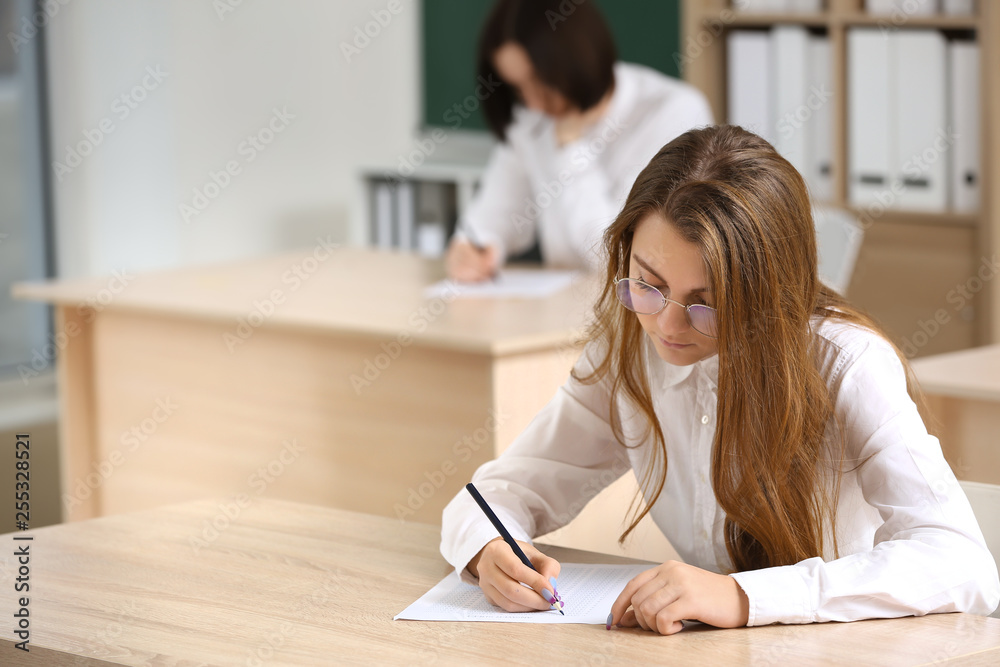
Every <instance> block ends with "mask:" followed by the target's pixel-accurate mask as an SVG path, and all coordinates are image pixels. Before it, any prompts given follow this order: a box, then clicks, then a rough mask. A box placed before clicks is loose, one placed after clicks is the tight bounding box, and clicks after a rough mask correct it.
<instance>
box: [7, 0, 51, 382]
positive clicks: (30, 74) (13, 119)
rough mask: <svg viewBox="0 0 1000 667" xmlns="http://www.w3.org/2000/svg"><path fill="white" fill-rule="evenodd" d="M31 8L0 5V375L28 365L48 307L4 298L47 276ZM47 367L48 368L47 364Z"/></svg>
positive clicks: (25, 2)
mask: <svg viewBox="0 0 1000 667" xmlns="http://www.w3.org/2000/svg"><path fill="white" fill-rule="evenodd" d="M32 8H33V3H32V2H30V0H0V29H2V30H0V36H2V38H3V39H2V43H0V377H9V376H10V374H14V373H16V372H17V367H18V365H19V364H27V365H29V367H30V363H31V358H32V354H33V353H34V352H35V351H36V350H37V351H39V352H41V351H42V349H43V347H44V345H45V336H46V335H47V333H48V314H47V307H46V306H44V305H41V304H35V303H28V302H24V301H15V300H13V299H12V298H11V296H10V287H11V284H12V283H14V282H17V281H24V280H40V279H43V278H45V276H46V275H47V270H46V252H45V239H46V225H45V207H44V205H43V202H44V190H43V186H42V170H43V168H44V167H43V159H42V141H41V137H42V134H41V131H42V130H41V127H42V123H41V118H42V114H41V113H40V109H41V105H40V100H39V72H40V68H39V62H38V53H40V52H41V44H40V36H39V31H38V29H37V28H36V27H35V26H34V25H32V24H31V18H30V17H31V16H32V14H31V12H32ZM25 18H27V21H25V20H24V19H25ZM29 26H30V29H29ZM39 365H41V364H39ZM45 365H46V367H47V368H49V369H51V367H52V360H51V359H49V360H47V361H46V364H45Z"/></svg>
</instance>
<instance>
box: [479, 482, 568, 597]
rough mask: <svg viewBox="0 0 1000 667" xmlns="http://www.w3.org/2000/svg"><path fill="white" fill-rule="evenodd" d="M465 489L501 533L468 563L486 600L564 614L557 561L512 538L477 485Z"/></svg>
mask: <svg viewBox="0 0 1000 667" xmlns="http://www.w3.org/2000/svg"><path fill="white" fill-rule="evenodd" d="M465 488H466V489H468V491H469V493H470V494H471V495H472V497H473V498H475V499H476V503H478V504H479V507H480V508H482V510H483V513H484V514H486V516H487V517H488V518H489V520H490V521H491V522H492V523H493V525H494V527H496V529H497V532H499V533H500V537H498V538H497V539H495V540H493V541H492V542H489V543H487V545H486V546H485V547H483V549H482V550H481V551H480V552H479V553H478V554H477V555H476V557H475V558H474V559H473V560H472V562H470V563H469V570H470V571H471V572H472V573H473V574H475V575H476V576H478V577H479V587H480V588H482V590H483V593H484V594H485V595H486V597H487V599H489V600H490V602H492V603H493V604H495V605H497V606H498V607H500V608H501V609H504V610H505V611H535V610H539V611H543V610H547V609H556V610H557V611H559V613H564V612H563V610H562V609H563V606H564V604H563V600H562V598H561V597H560V596H559V591H558V589H557V588H556V577H557V576H558V575H559V570H560V566H559V562H558V561H556V560H555V559H554V558H549V557H548V556H546V555H545V554H543V553H542V552H541V551H538V550H537V549H535V547H534V546H532V545H531V544H529V543H527V542H520V541H517V540H514V539H513V538H512V537H511V535H510V533H509V532H507V529H506V528H504V527H503V524H502V523H500V520H499V519H498V518H497V516H496V515H495V514H494V513H493V510H492V509H490V506H489V505H488V504H487V503H486V501H485V500H483V497H482V496H481V495H479V492H478V491H477V490H476V487H475V486H473V485H472V484H467V485H466V487H465ZM522 584H524V585H522ZM528 587H530V588H528Z"/></svg>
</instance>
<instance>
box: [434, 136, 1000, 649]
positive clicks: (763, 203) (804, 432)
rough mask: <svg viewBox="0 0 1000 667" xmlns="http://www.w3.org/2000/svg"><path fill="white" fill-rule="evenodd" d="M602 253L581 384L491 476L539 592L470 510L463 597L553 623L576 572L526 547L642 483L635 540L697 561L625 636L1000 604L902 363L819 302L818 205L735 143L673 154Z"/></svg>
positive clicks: (844, 306) (465, 500)
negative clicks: (642, 525)
mask: <svg viewBox="0 0 1000 667" xmlns="http://www.w3.org/2000/svg"><path fill="white" fill-rule="evenodd" d="M604 248H605V251H606V253H607V273H606V284H605V290H604V292H603V295H602V296H601V298H600V299H599V301H598V303H597V305H596V309H595V310H596V312H595V324H594V325H593V327H592V330H591V333H590V336H589V340H588V342H587V344H586V346H585V349H584V351H583V354H582V356H581V358H580V360H579V362H578V363H577V365H576V367H575V368H574V370H573V373H572V376H571V378H570V379H569V380H568V381H567V382H566V384H565V385H564V386H563V387H562V388H561V389H560V390H559V392H558V394H557V395H556V396H555V398H553V400H552V401H551V402H550V403H549V404H548V405H547V406H546V407H545V408H544V409H543V410H542V412H541V413H540V414H539V415H538V416H537V417H536V418H535V420H534V421H533V422H532V423H531V425H530V426H529V427H528V428H527V429H526V430H525V431H524V432H523V433H522V434H521V435H520V436H519V437H518V438H517V439H516V440H515V442H514V443H513V444H512V445H511V447H510V448H509V449H508V450H506V451H505V452H504V453H503V455H501V456H500V457H499V458H498V459H497V460H495V461H492V462H490V463H487V464H485V465H483V466H482V467H481V468H480V469H479V470H478V471H477V472H476V474H475V475H474V477H473V482H474V483H475V485H476V486H477V487H478V489H479V491H480V492H481V493H482V495H483V497H484V498H485V499H486V501H487V502H489V504H490V505H491V506H492V507H493V509H494V511H495V512H496V514H497V515H498V516H499V518H500V520H501V521H503V523H504V524H505V525H506V526H507V528H508V529H509V530H510V532H511V533H512V534H513V536H514V537H515V538H516V539H518V540H520V541H522V542H523V544H522V549H523V550H524V551H525V553H526V554H527V555H528V557H529V558H530V559H531V561H532V563H533V564H534V566H535V569H536V570H537V572H533V571H532V570H531V569H530V568H528V567H526V566H525V565H524V564H523V563H521V562H520V561H519V560H518V559H517V558H516V557H515V556H514V555H513V553H512V550H511V549H510V547H508V546H507V545H506V544H505V543H504V542H503V541H498V540H496V539H494V538H495V536H496V532H495V531H494V530H493V528H492V526H491V525H490V524H489V522H487V521H486V520H485V518H484V517H483V515H482V512H481V511H480V510H479V508H478V507H476V505H475V504H474V502H473V501H472V499H471V498H470V497H468V494H466V493H464V492H463V493H460V494H459V495H458V496H457V497H456V498H455V499H454V500H453V501H452V502H451V503H450V504H449V505H448V507H447V508H446V509H445V511H444V516H443V532H442V546H441V550H442V553H443V554H444V556H445V558H446V559H447V560H448V561H449V562H450V563H452V564H453V565H454V566H455V567H456V569H457V570H458V571H459V573H460V574H461V575H462V577H463V578H464V579H465V580H466V581H472V582H478V584H479V585H480V587H481V588H482V590H483V592H484V594H485V595H486V596H487V598H489V599H490V600H491V601H492V602H493V603H495V604H497V605H499V606H500V607H502V608H503V609H506V610H509V611H528V610H532V609H548V608H549V604H548V603H547V602H546V601H545V600H544V599H543V594H545V593H551V590H552V585H551V584H549V583H548V579H549V578H550V577H554V576H556V575H558V573H559V564H558V563H557V562H556V561H555V560H553V559H551V558H548V557H546V556H544V555H543V554H541V553H540V552H538V551H537V550H536V549H534V548H533V547H532V546H531V545H530V543H528V541H529V540H530V539H531V538H532V537H534V536H536V535H542V534H545V533H548V532H550V531H552V530H555V529H557V528H559V527H560V526H562V525H565V524H566V523H568V522H569V521H570V520H571V519H572V518H573V517H574V516H575V514H576V513H578V512H579V510H580V508H581V507H582V506H583V505H584V504H585V503H586V501H587V500H589V499H590V498H592V497H593V496H594V495H595V494H596V493H597V491H598V490H599V489H600V488H602V487H603V486H605V485H606V484H607V483H610V482H609V479H610V478H613V477H614V475H609V474H608V472H607V471H609V470H619V471H620V470H623V469H624V470H627V469H628V468H631V469H632V470H633V472H634V474H635V476H636V479H637V481H638V483H639V488H640V491H641V494H642V499H641V500H642V503H641V504H640V507H641V508H642V509H641V511H638V510H637V511H636V512H634V513H633V515H632V517H631V519H632V521H631V525H630V526H629V527H628V528H627V529H626V530H625V531H624V534H623V535H622V539H624V538H625V537H626V536H627V535H628V534H629V532H630V531H631V530H632V529H633V528H634V527H635V525H636V523H637V522H638V520H639V519H641V518H642V517H643V516H644V515H646V514H647V513H648V514H649V515H650V516H651V517H652V519H653V520H654V521H655V523H656V524H657V525H658V526H659V528H660V529H661V530H662V531H663V533H664V534H665V535H666V537H667V538H668V539H669V540H670V542H671V544H672V545H673V547H674V548H675V549H676V550H677V552H678V553H679V554H680V555H681V557H682V558H683V559H684V563H678V562H668V563H664V564H662V565H660V566H658V567H655V568H652V569H650V570H648V571H646V572H644V573H642V574H640V575H639V576H637V577H636V578H635V579H633V580H632V581H631V582H630V583H629V584H628V585H627V586H626V588H625V589H624V590H623V591H622V593H621V595H620V596H619V597H618V600H617V601H616V602H615V604H614V606H613V608H612V609H611V610H610V611H611V614H610V615H609V624H611V623H617V624H620V625H623V626H636V625H638V626H641V627H643V628H645V629H648V630H652V631H655V632H659V633H662V634H671V633H673V632H677V631H678V630H680V629H681V628H682V625H681V620H682V619H694V620H700V621H703V622H705V623H709V624H711V625H716V626H719V627H736V626H742V625H762V624H767V623H775V622H780V623H809V622H817V621H834V620H836V621H850V620H856V619H863V618H873V617H896V616H906V615H914V614H917V615H919V614H926V613H932V612H947V611H967V612H975V613H982V614H988V613H990V612H992V611H993V609H994V608H996V606H997V604H998V601H1000V581H998V576H997V569H996V564H995V563H994V560H993V558H992V557H991V555H990V553H989V551H988V550H987V548H986V546H985V544H984V541H983V536H982V533H981V531H980V529H979V526H978V524H977V523H976V519H975V517H974V515H973V513H972V510H971V508H970V506H969V503H968V500H967V499H966V498H965V496H964V494H963V493H962V490H961V488H960V487H959V485H958V483H957V481H956V479H955V476H954V475H953V473H952V471H951V469H950V468H949V466H948V464H947V463H946V461H945V460H944V457H943V456H942V453H941V448H940V446H939V444H938V441H937V439H936V438H934V437H933V436H931V435H929V434H928V432H927V429H926V428H925V426H924V423H923V421H922V419H921V417H920V414H919V412H918V410H917V406H916V404H915V403H914V400H913V398H912V396H913V385H912V384H911V383H910V382H909V381H908V366H907V363H906V360H905V359H904V358H903V357H902V356H901V355H900V353H899V351H898V350H897V349H896V348H895V347H894V346H893V345H892V344H891V343H890V342H889V341H888V339H887V338H886V336H885V334H884V333H883V332H882V331H881V330H880V329H879V328H878V326H877V325H876V324H875V323H874V322H873V321H872V320H871V319H869V318H868V317H866V316H865V315H863V314H862V313H861V312H860V311H858V310H857V309H855V308H854V307H852V306H851V305H850V304H849V303H848V302H847V301H845V300H844V299H843V298H841V297H839V296H838V295H837V294H836V293H834V292H833V291H832V290H830V289H828V288H826V287H825V286H824V285H822V284H821V283H820V282H819V280H818V278H817V259H816V244H815V231H814V228H813V222H812V218H811V213H810V202H809V197H808V193H807V191H806V187H805V185H804V182H803V180H802V178H801V176H800V175H799V174H798V173H797V172H796V171H795V169H794V168H793V167H792V166H791V165H790V164H789V163H788V162H787V161H786V160H785V159H784V158H782V157H781V156H780V155H778V154H777V153H776V152H775V151H774V149H773V148H772V147H771V146H770V144H768V143H767V142H765V141H764V140H762V139H760V138H759V137H757V136H755V135H753V134H750V133H749V132H746V131H745V130H742V129H741V128H738V127H732V126H719V127H710V128H705V129H700V130H692V131H690V132H687V133H685V134H684V135H682V136H680V137H678V138H677V139H675V140H674V141H671V142H670V143H669V144H667V145H666V146H664V147H663V149H662V150H660V152H659V153H658V154H657V155H656V156H655V157H654V158H653V159H652V161H651V162H650V163H649V164H648V165H647V166H646V168H645V169H644V170H643V171H642V172H641V173H640V174H639V177H638V179H637V180H636V182H635V185H634V186H633V188H632V190H631V192H630V193H629V195H628V199H627V201H626V203H625V206H624V209H623V210H622V211H621V213H620V214H619V215H618V217H617V219H616V220H615V221H614V223H613V224H612V225H611V226H610V228H609V229H608V230H607V232H606V233H605V235H604ZM624 511H625V510H624V508H623V512H624ZM608 528H609V530H610V529H613V528H612V527H610V526H609V527H608ZM519 582H523V583H525V584H527V585H528V586H530V587H531V589H533V590H531V589H529V588H527V587H525V586H522V585H520V583H519ZM566 604H567V608H568V607H569V606H570V605H572V600H566Z"/></svg>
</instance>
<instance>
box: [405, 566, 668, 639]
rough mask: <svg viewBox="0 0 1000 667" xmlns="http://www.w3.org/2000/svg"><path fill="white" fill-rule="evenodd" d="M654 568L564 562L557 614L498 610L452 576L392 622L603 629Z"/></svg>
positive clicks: (476, 591)
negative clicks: (619, 602)
mask: <svg viewBox="0 0 1000 667" xmlns="http://www.w3.org/2000/svg"><path fill="white" fill-rule="evenodd" d="M650 567H653V566H652V565H650V564H646V565H642V564H637V565H593V564H582V563H563V564H562V570H561V571H560V573H559V579H558V581H557V582H556V583H557V584H558V585H559V596H560V597H562V599H563V602H565V604H566V606H565V607H564V608H563V611H564V612H566V615H565V616H562V615H560V614H559V612H558V611H555V610H552V611H539V612H526V613H515V612H508V611H503V610H502V609H500V608H498V607H494V606H493V605H492V604H490V602H489V601H488V600H487V599H486V596H485V595H483V592H482V591H481V590H480V589H479V587H478V586H473V585H472V584H467V583H465V582H463V581H462V580H460V579H459V578H458V574H456V573H455V572H452V573H451V574H449V575H448V576H447V577H445V578H444V579H442V580H441V582H440V583H438V585H437V586H435V587H434V588H432V589H431V590H429V591H428V592H427V593H424V595H423V596H421V597H420V599H419V600H417V601H416V602H414V603H413V604H411V605H410V606H409V607H407V608H406V609H404V610H403V611H402V613H400V614H397V615H396V616H395V617H393V620H394V621H395V620H400V619H401V620H406V621H494V622H500V623H588V624H594V625H604V623H605V622H606V621H607V620H608V613H609V612H610V611H611V605H612V604H613V603H614V601H615V600H616V599H617V598H618V594H619V593H621V592H622V589H623V588H625V584H627V583H628V582H629V580H630V579H632V577H634V576H635V575H637V574H639V573H640V572H643V571H645V570H648V569H649V568H650Z"/></svg>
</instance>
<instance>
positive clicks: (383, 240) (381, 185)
mask: <svg viewBox="0 0 1000 667" xmlns="http://www.w3.org/2000/svg"><path fill="white" fill-rule="evenodd" d="M393 217H394V213H393V205H392V187H391V186H390V185H389V184H388V183H386V182H385V181H381V182H378V183H376V184H375V230H374V231H375V238H374V239H373V240H374V241H375V245H376V246H377V247H379V248H391V247H392V227H393V224H392V222H393Z"/></svg>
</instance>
